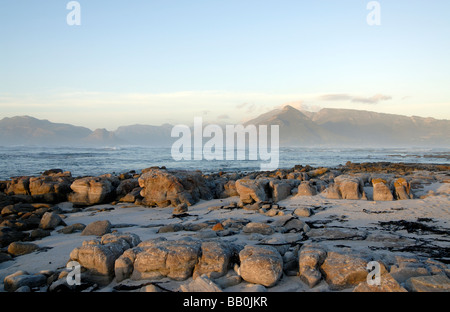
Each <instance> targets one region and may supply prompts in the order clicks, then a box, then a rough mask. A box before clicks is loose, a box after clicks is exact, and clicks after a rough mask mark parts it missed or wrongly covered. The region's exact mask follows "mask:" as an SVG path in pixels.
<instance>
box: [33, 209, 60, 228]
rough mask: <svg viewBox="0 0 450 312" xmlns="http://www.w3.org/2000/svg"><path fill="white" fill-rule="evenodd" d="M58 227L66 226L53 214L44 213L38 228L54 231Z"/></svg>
mask: <svg viewBox="0 0 450 312" xmlns="http://www.w3.org/2000/svg"><path fill="white" fill-rule="evenodd" d="M58 225H66V224H65V223H64V221H63V220H62V219H61V217H60V216H58V215H57V214H56V213H54V212H46V213H44V215H43V216H42V218H41V221H40V223H39V228H41V229H43V230H54V229H55V228H56V227H57V226H58Z"/></svg>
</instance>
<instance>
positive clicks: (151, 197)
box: [139, 168, 213, 207]
mask: <svg viewBox="0 0 450 312" xmlns="http://www.w3.org/2000/svg"><path fill="white" fill-rule="evenodd" d="M139 186H140V187H142V191H141V196H142V197H143V198H144V199H143V203H144V204H146V205H149V206H153V205H157V206H159V207H167V206H174V207H176V206H178V205H179V204H182V203H185V204H186V205H188V206H191V205H193V204H195V203H196V202H198V201H199V200H200V199H205V200H210V199H212V198H213V195H212V193H211V190H210V189H209V188H208V186H207V184H206V180H205V179H204V178H203V176H202V173H201V172H199V171H195V172H189V171H170V172H169V171H167V170H163V169H155V168H151V169H149V170H146V171H145V173H143V174H142V175H141V177H140V178H139Z"/></svg>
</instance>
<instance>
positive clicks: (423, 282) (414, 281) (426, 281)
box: [405, 274, 450, 292]
mask: <svg viewBox="0 0 450 312" xmlns="http://www.w3.org/2000/svg"><path fill="white" fill-rule="evenodd" d="M405 287H406V288H407V289H408V290H409V291H413V292H450V279H449V278H448V277H447V276H445V275H442V274H441V275H430V276H418V277H411V278H410V279H408V280H407V281H406V283H405Z"/></svg>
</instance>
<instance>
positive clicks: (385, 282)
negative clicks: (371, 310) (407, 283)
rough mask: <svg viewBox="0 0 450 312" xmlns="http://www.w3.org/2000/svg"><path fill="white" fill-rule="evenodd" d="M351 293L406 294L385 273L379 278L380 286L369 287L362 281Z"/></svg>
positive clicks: (403, 289) (389, 275)
mask: <svg viewBox="0 0 450 312" xmlns="http://www.w3.org/2000/svg"><path fill="white" fill-rule="evenodd" d="M353 292H371V293H373V292H407V290H406V289H405V288H403V287H402V286H401V285H400V284H399V283H398V282H397V281H396V280H395V279H394V278H393V277H392V276H391V274H389V273H387V272H386V271H385V272H384V273H382V274H381V276H380V285H369V284H368V283H367V281H364V282H361V283H359V284H358V286H356V287H355V288H354V289H353Z"/></svg>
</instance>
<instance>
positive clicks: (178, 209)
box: [172, 203, 188, 215]
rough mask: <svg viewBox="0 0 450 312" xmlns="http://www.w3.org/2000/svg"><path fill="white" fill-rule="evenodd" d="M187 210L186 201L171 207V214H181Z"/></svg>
mask: <svg viewBox="0 0 450 312" xmlns="http://www.w3.org/2000/svg"><path fill="white" fill-rule="evenodd" d="M187 212H188V205H187V204H186V203H182V204H180V205H178V206H176V207H175V208H174V209H173V211H172V214H173V215H182V214H185V213H187Z"/></svg>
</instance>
